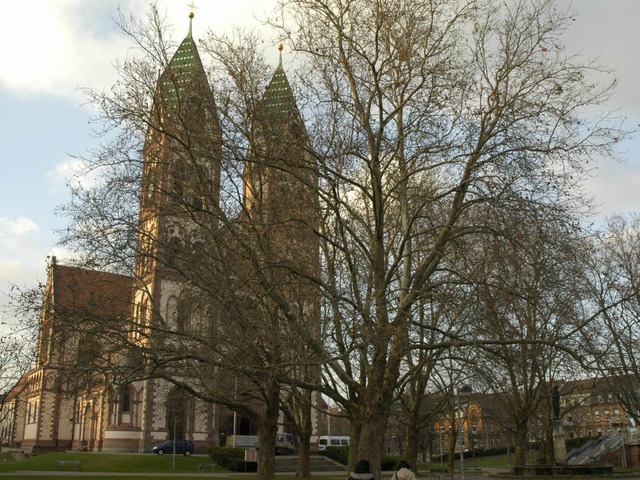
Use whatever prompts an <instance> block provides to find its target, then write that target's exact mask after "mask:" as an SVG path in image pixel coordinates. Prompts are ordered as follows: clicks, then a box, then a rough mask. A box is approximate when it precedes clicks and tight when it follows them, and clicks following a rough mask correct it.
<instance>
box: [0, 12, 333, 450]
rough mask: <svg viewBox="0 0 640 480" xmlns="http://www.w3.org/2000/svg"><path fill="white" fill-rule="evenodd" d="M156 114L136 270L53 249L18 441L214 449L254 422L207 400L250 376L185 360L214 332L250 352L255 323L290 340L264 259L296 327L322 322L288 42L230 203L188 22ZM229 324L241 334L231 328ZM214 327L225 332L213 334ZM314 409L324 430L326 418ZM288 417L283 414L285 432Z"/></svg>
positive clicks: (16, 396) (25, 445) (307, 159)
mask: <svg viewBox="0 0 640 480" xmlns="http://www.w3.org/2000/svg"><path fill="white" fill-rule="evenodd" d="M192 20H193V14H190V22H191V21H192ZM146 118H147V120H146V121H147V133H146V137H145V141H144V148H143V151H142V168H141V172H142V173H141V181H140V205H139V213H138V226H137V233H136V238H137V240H136V247H135V250H136V251H135V266H134V268H133V271H132V272H131V275H118V274H114V273H108V272H101V271H95V270H90V269H86V268H80V267H76V266H69V265H63V264H60V263H59V262H58V260H57V259H56V258H55V257H52V258H51V259H50V262H49V271H48V276H47V283H46V286H45V291H44V299H43V305H42V309H41V313H40V319H39V335H38V344H37V353H36V359H35V366H34V368H33V369H32V370H31V371H29V372H27V373H26V374H25V375H24V376H23V377H22V378H21V379H20V381H19V382H18V383H17V384H16V385H15V386H14V388H13V389H12V390H11V391H10V392H9V393H8V395H7V396H6V398H5V405H4V407H3V408H4V410H5V412H7V413H8V416H6V418H5V419H4V421H3V429H4V430H3V432H4V433H5V439H4V441H5V442H6V443H8V444H9V445H10V446H14V447H19V448H22V449H24V450H25V451H27V450H28V451H34V452H41V451H50V450H68V449H79V450H86V451H107V452H108V451H111V452H148V451H150V449H151V447H152V446H153V445H155V444H158V443H161V442H162V441H165V440H167V439H172V438H175V439H185V440H191V441H193V442H194V444H195V445H196V451H200V452H204V451H206V448H207V447H209V446H217V445H224V444H225V443H226V440H227V439H228V438H229V436H230V435H239V434H247V435H249V434H255V433H256V432H255V425H252V422H251V419H249V418H247V416H246V415H242V411H243V410H242V408H241V407H242V405H239V406H238V409H237V411H236V409H234V410H232V409H230V408H229V406H228V405H227V406H222V405H220V404H218V403H216V402H215V401H211V399H212V398H216V397H215V395H219V392H220V391H225V390H226V391H231V390H232V389H235V390H234V392H235V393H234V394H235V395H236V397H237V398H239V395H238V385H239V384H243V383H246V382H245V381H243V380H242V379H240V380H238V378H237V377H234V376H233V375H228V372H226V373H225V374H223V371H224V367H223V366H222V364H221V362H219V363H215V362H210V363H203V364H204V365H208V367H206V368H201V367H195V368H194V371H195V372H196V373H195V374H190V375H187V374H184V375H182V374H180V373H176V371H179V370H180V368H183V367H184V368H185V369H187V368H191V367H190V366H191V365H193V364H195V363H196V362H197V361H201V362H202V358H204V356H205V354H206V355H210V356H211V357H213V355H214V353H215V355H220V356H221V355H223V353H221V352H218V351H217V350H216V348H217V347H216V345H218V344H223V343H224V344H225V345H226V346H227V350H225V352H224V355H225V357H224V360H225V361H226V362H229V361H230V359H232V358H236V357H242V355H243V353H242V352H246V351H247V348H255V344H256V340H255V338H252V337H251V335H249V334H248V332H247V329H248V328H249V330H251V331H252V332H253V331H256V332H257V331H260V332H264V335H273V340H272V341H273V342H274V343H275V342H278V341H279V337H282V334H281V332H278V331H274V328H273V324H271V323H269V321H267V316H268V315H273V311H272V310H269V309H268V308H265V306H264V304H263V303H261V302H263V300H262V297H266V296H268V295H265V294H264V292H265V291H266V289H267V287H266V286H265V285H266V284H265V283H264V282H265V280H264V279H263V278H261V277H260V278H258V279H257V280H256V278H254V276H253V275H252V274H249V273H248V272H253V271H254V269H255V270H260V272H263V273H264V272H265V271H268V272H269V278H270V280H269V281H270V282H271V283H270V284H269V285H279V286H280V285H284V284H285V283H287V285H294V286H293V287H290V288H289V287H288V288H289V290H288V292H289V293H290V294H289V293H288V294H286V295H283V296H282V298H285V297H286V299H285V300H283V301H286V302H289V303H288V305H290V307H288V308H287V315H288V316H289V317H288V318H290V317H291V316H295V315H297V317H296V318H299V319H303V323H304V325H297V326H296V328H302V329H305V330H306V331H307V332H308V331H311V332H314V333H313V334H314V335H315V334H316V333H315V332H317V334H318V335H319V328H320V327H319V324H320V321H319V318H320V306H319V296H318V295H317V294H315V293H314V290H313V288H311V287H310V285H309V284H308V283H305V281H304V280H301V279H304V278H312V277H313V276H315V275H318V272H319V269H320V266H319V265H320V261H319V251H320V248H319V242H318V240H317V236H315V235H314V234H313V230H314V229H315V228H316V224H317V222H316V219H315V218H316V215H317V213H316V212H317V211H318V209H317V182H318V178H317V174H316V171H317V170H316V168H315V167H314V163H313V162H314V159H313V155H312V154H311V153H310V147H309V143H310V142H309V139H308V135H307V133H306V129H305V126H304V122H303V120H302V117H301V115H300V113H299V111H298V108H297V106H296V102H295V99H294V95H293V93H292V90H291V88H290V85H289V82H288V79H287V76H286V74H285V72H284V69H283V66H282V56H280V62H279V64H278V66H277V68H276V70H275V72H274V74H273V77H272V79H271V81H270V83H269V85H268V86H267V88H266V90H265V92H264V94H263V96H262V98H261V99H260V100H259V101H258V102H257V103H256V108H255V111H254V112H253V114H252V118H251V119H250V120H249V121H248V122H247V124H250V126H251V127H250V129H251V135H252V137H251V138H252V139H253V141H250V142H248V145H247V147H246V154H245V161H244V165H242V166H241V167H240V168H238V170H239V171H240V173H239V175H238V178H239V179H240V182H239V184H241V185H242V187H241V189H238V190H239V193H238V197H239V199H240V201H239V206H238V207H237V209H236V210H237V211H235V212H234V213H233V215H225V211H224V206H223V205H222V203H224V201H225V193H224V190H225V188H229V184H230V180H229V176H228V175H226V176H225V173H224V168H223V164H224V163H225V162H229V159H228V158H227V155H228V152H226V151H225V148H224V141H223V134H224V133H225V132H223V131H222V127H221V121H220V118H219V114H218V109H217V106H216V102H215V99H214V94H213V91H212V89H211V86H210V84H209V81H208V77H207V74H206V72H205V69H204V66H203V63H202V61H201V58H200V55H199V52H198V48H197V46H196V42H195V41H194V39H193V37H192V32H191V23H190V24H189V33H188V35H187V36H186V37H185V38H184V40H183V41H182V43H181V44H180V45H179V47H178V49H177V51H176V52H175V53H174V55H173V57H172V58H171V60H170V61H169V63H168V64H167V66H166V68H165V70H164V71H163V72H162V73H161V74H160V76H159V78H158V80H157V85H156V88H155V94H154V98H153V106H152V108H151V111H150V112H149V115H148V116H147V117H146ZM256 252H262V253H263V256H262V257H261V256H260V255H258V254H256ZM267 264H268V265H269V266H267V267H264V268H262V267H260V268H257V267H256V265H262V266H264V265H267ZM271 265H277V267H271ZM291 272H302V273H301V274H299V276H297V277H294V275H292V273H291ZM292 278H293V280H292ZM291 292H294V293H291ZM294 297H295V298H294ZM212 299H215V301H214V300H212ZM276 310H277V309H276ZM269 318H271V317H269ZM248 322H252V323H248ZM105 325H106V326H107V327H105ZM248 325H249V327H248ZM234 329H235V331H234V333H233V335H235V337H234V336H233V335H232V334H231V333H228V332H230V331H233V330H234ZM261 329H262V330H261ZM97 332H98V333H97ZM225 335H229V337H228V338H227V337H225ZM211 338H216V339H219V341H218V343H206V342H204V340H203V339H207V340H210V339H211ZM234 338H235V339H236V340H234ZM263 341H264V340H263ZM225 342H226V343H225ZM244 342H246V345H245V344H244ZM250 342H253V343H252V345H253V347H249V346H248V345H249V343H250ZM265 343H267V344H268V343H269V342H268V341H265ZM235 344H237V345H235ZM203 345H205V346H204V347H203ZM212 345H213V347H212ZM229 345H231V346H232V347H234V346H235V347H236V348H237V351H236V352H230V351H229V350H231V348H229ZM134 347H136V348H134ZM163 348H164V349H165V350H164V351H165V352H166V351H168V350H171V353H172V354H173V356H174V357H179V356H180V355H182V356H183V357H184V358H185V359H186V358H188V360H181V361H182V363H179V362H180V361H175V363H172V364H169V363H168V362H167V360H166V359H167V358H168V355H166V354H165V355H164V356H163V357H160V356H159V355H158V354H157V352H158V351H160V350H162V349H163ZM273 350H274V351H275V350H276V349H275V347H274V349H273ZM141 352H142V353H141ZM154 355H158V356H154ZM233 355H235V357H233ZM143 356H144V358H145V359H146V360H144V361H142V360H141V358H142V357H143ZM248 357H249V355H247V358H248ZM216 358H217V357H216ZM194 359H196V360H194ZM247 361H248V360H247ZM153 362H155V363H153ZM289 363H291V364H296V361H295V360H291V361H290V362H289ZM297 363H298V365H299V364H300V362H297ZM150 365H152V366H150ZM143 370H144V371H143ZM205 370H206V371H205ZM185 371H186V370H185ZM231 371H233V370H231ZM105 372H109V375H107V374H106V373H105ZM307 374H308V372H307ZM311 374H317V371H316V372H311ZM181 375H182V376H181ZM116 377H117V378H116ZM200 377H202V378H200ZM199 382H200V383H199ZM203 392H204V393H203ZM207 393H211V396H207ZM246 398H247V400H246V401H247V402H255V399H254V398H253V399H250V398H252V397H251V396H250V395H248V394H247V395H246ZM314 401H315V402H321V400H320V399H319V398H317V399H316V400H314ZM316 406H317V405H316ZM309 410H310V411H311V412H314V413H311V416H312V421H311V425H312V438H313V436H316V437H317V435H318V433H319V429H320V427H319V423H320V419H319V416H318V415H319V414H318V413H316V412H317V409H309ZM238 412H239V413H238ZM281 417H282V414H281ZM290 428H291V427H290V426H288V425H287V424H286V419H284V418H281V419H280V420H279V422H278V430H279V431H281V432H282V431H290Z"/></svg>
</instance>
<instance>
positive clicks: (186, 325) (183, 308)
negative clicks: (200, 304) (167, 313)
mask: <svg viewBox="0 0 640 480" xmlns="http://www.w3.org/2000/svg"><path fill="white" fill-rule="evenodd" d="M190 320H191V307H190V306H189V304H188V303H187V301H186V300H180V302H178V314H177V317H176V322H177V325H176V330H178V332H187V331H189V329H190V327H191V325H190Z"/></svg>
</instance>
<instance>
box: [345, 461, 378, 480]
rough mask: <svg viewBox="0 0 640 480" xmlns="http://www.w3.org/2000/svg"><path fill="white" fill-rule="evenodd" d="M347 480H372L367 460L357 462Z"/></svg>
mask: <svg viewBox="0 0 640 480" xmlns="http://www.w3.org/2000/svg"><path fill="white" fill-rule="evenodd" d="M349 480H373V474H372V473H371V467H370V466H369V460H364V459H363V460H358V463H356V466H355V468H354V469H353V472H351V473H350V474H349Z"/></svg>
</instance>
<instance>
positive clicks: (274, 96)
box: [263, 47, 297, 120]
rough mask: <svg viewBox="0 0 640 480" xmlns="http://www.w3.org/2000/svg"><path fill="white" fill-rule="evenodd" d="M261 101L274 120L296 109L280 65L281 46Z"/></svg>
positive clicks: (288, 114) (286, 115)
mask: <svg viewBox="0 0 640 480" xmlns="http://www.w3.org/2000/svg"><path fill="white" fill-rule="evenodd" d="M263 102H264V107H265V110H266V113H267V114H268V115H269V117H271V118H272V119H274V120H284V119H286V118H288V117H289V116H290V115H291V113H292V112H294V111H296V110H297V107H296V101H295V98H294V96H293V91H292V90H291V86H290V85H289V80H288V79H287V75H286V73H285V72H284V68H283V67H282V47H280V61H279V63H278V68H276V71H275V73H274V74H273V77H272V78H271V82H269V85H268V86H267V88H266V90H265V92H264V97H263Z"/></svg>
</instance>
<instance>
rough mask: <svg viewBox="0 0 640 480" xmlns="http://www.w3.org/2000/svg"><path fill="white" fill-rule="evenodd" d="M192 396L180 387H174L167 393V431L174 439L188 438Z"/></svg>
mask: <svg viewBox="0 0 640 480" xmlns="http://www.w3.org/2000/svg"><path fill="white" fill-rule="evenodd" d="M190 405H191V398H190V396H189V394H188V393H187V392H186V391H185V390H183V389H181V388H180V387H177V386H176V387H173V388H172V389H171V390H170V391H169V395H167V404H166V407H167V416H166V418H167V431H168V432H169V438H170V439H172V440H186V436H187V433H188V430H189V428H188V418H189V416H188V413H189V411H190V410H191V409H190Z"/></svg>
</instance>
